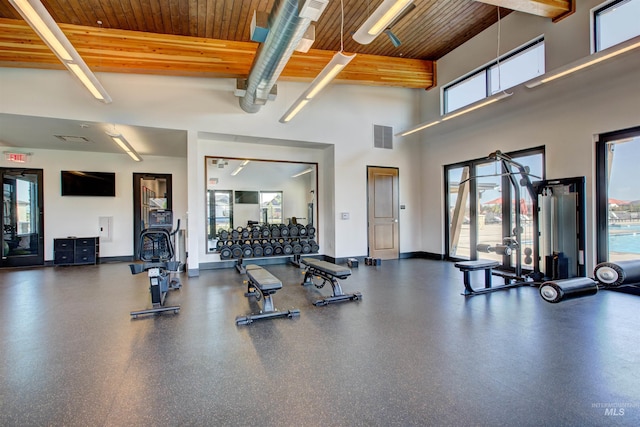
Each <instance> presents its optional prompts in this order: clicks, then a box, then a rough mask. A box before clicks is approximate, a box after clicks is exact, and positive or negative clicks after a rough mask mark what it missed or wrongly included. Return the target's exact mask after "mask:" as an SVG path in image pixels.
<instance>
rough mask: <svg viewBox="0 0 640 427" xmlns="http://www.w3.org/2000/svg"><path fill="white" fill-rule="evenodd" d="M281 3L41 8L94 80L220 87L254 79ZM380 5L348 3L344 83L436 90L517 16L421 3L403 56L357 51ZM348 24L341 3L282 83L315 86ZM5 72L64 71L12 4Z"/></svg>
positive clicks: (475, 4)
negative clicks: (194, 78)
mask: <svg viewBox="0 0 640 427" xmlns="http://www.w3.org/2000/svg"><path fill="white" fill-rule="evenodd" d="M507 1H518V2H521V0H507ZM531 1H539V0H531ZM274 2H275V1H274V0H242V1H237V0H42V3H43V4H44V5H45V7H46V8H47V9H48V10H49V12H50V13H51V15H52V16H53V18H54V19H55V21H56V22H58V23H59V24H61V25H60V26H61V28H62V29H63V31H64V32H65V33H66V34H67V36H68V37H69V39H70V40H71V42H72V44H74V46H76V48H77V49H78V51H79V52H80V54H81V55H82V56H83V58H84V59H85V61H86V62H87V64H88V65H89V66H90V67H92V68H93V69H94V70H97V71H112V72H133V73H154V74H170V75H199V76H215V77H225V76H226V77H246V75H247V74H248V71H249V69H250V66H251V62H252V60H253V55H254V53H255V50H256V47H257V44H256V43H255V42H251V41H250V35H249V31H250V30H249V29H250V24H251V18H252V15H253V11H254V10H258V11H265V12H268V11H270V10H271V8H272V7H273V4H274ZM381 2H382V0H371V1H366V0H364V1H363V0H343V4H344V33H343V34H344V37H343V43H344V51H345V52H348V53H358V56H357V57H356V59H355V60H354V61H353V62H352V63H351V64H350V65H349V66H348V67H347V69H345V71H343V73H342V74H341V76H340V79H341V80H343V81H350V82H353V83H361V84H371V85H391V86H404V87H422V88H428V87H430V86H432V85H433V84H434V83H435V75H434V74H435V73H434V64H433V61H436V60H437V59H439V58H440V57H442V56H443V55H445V54H447V53H448V52H450V51H451V50H453V49H455V48H456V47H458V46H459V45H461V44H463V43H464V42H466V41H467V40H469V39H470V38H472V37H473V36H475V35H476V34H478V33H480V32H481V31H483V30H484V29H486V28H487V27H489V26H491V25H492V24H494V23H495V22H496V21H497V19H498V13H500V16H502V17H504V16H506V15H507V14H508V13H510V12H511V10H510V9H504V8H500V9H499V8H498V7H496V6H493V5H489V4H485V3H483V2H480V1H474V0H416V1H415V6H416V7H415V9H414V10H413V11H411V12H410V13H409V14H408V15H407V16H405V17H404V18H403V19H402V20H401V21H399V22H398V23H397V24H396V25H394V27H393V28H392V31H393V33H394V34H395V35H396V36H397V37H398V38H399V39H400V40H401V41H402V44H401V45H400V46H399V47H394V45H393V44H392V43H391V41H390V39H389V38H388V37H387V36H386V35H384V34H383V35H381V36H379V37H378V38H377V39H376V40H374V41H373V42H372V43H371V44H369V45H366V46H363V45H360V44H358V43H356V42H355V41H354V40H353V39H352V38H351V34H352V33H353V32H355V31H356V29H357V28H358V27H359V26H360V25H361V24H362V23H363V22H364V21H365V19H366V18H367V16H369V14H370V13H371V12H372V11H373V10H375V8H376V7H377V6H378V5H379V4H380V3H381ZM341 16H342V14H341V2H340V1H337V0H331V1H330V2H329V5H328V6H327V9H326V10H325V12H324V13H323V14H322V16H321V18H320V20H319V21H318V22H317V23H316V24H315V25H316V40H315V43H314V44H313V48H312V50H311V51H310V52H309V53H307V54H299V53H297V54H296V55H294V57H293V58H292V59H291V61H290V62H289V65H288V66H287V68H286V69H285V72H283V74H282V76H281V77H282V78H283V79H290V80H301V81H309V80H311V79H312V78H313V77H315V75H316V74H317V73H318V72H319V71H320V69H322V67H323V66H324V64H326V62H328V60H329V58H330V57H331V56H332V55H333V53H335V52H336V51H338V50H340V46H341V36H340V33H341V30H340V29H341ZM2 18H5V19H2ZM0 66H5V67H37V68H61V65H59V64H58V62H57V60H56V58H55V57H54V56H53V55H52V54H51V53H50V52H48V49H46V47H44V44H42V43H41V42H40V40H39V39H38V38H37V36H35V33H33V32H32V31H31V30H30V29H29V27H28V26H26V24H24V21H22V18H21V17H20V15H19V14H18V12H17V11H16V10H15V9H14V8H13V7H12V6H11V5H10V4H9V2H8V0H0Z"/></svg>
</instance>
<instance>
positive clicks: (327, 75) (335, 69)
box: [280, 52, 356, 123]
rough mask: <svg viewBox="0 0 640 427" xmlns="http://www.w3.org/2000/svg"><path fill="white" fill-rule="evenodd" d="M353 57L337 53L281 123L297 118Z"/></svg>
mask: <svg viewBox="0 0 640 427" xmlns="http://www.w3.org/2000/svg"><path fill="white" fill-rule="evenodd" d="M355 56H356V55H355V54H353V55H345V54H344V53H342V52H337V53H336V54H335V55H333V58H331V61H329V63H328V64H327V65H326V66H325V67H324V68H323V69H322V71H320V74H318V76H317V77H316V78H315V79H313V81H312V82H311V84H310V85H309V87H308V88H307V89H306V90H305V91H304V92H302V95H300V96H299V97H298V99H297V100H296V102H294V103H293V104H292V105H291V107H289V109H288V110H287V112H286V113H284V115H283V116H282V117H281V118H280V123H287V122H289V121H291V119H293V118H294V117H295V115H296V114H298V113H299V112H300V110H302V109H303V108H304V107H305V106H306V105H307V104H308V103H309V101H311V100H312V99H313V98H314V97H315V96H316V95H317V94H318V93H319V92H320V91H321V90H322V89H324V88H325V86H327V85H328V84H329V83H331V81H332V80H333V79H334V78H335V77H336V76H337V75H338V74H340V71H342V70H343V69H344V67H346V66H347V64H348V63H349V62H351V60H352V59H353V58H355Z"/></svg>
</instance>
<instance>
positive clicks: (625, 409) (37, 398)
mask: <svg viewBox="0 0 640 427" xmlns="http://www.w3.org/2000/svg"><path fill="white" fill-rule="evenodd" d="M266 268H267V269H268V270H269V271H270V272H272V273H273V274H274V275H276V276H277V277H278V278H280V280H281V281H282V283H283V288H282V289H281V290H279V291H278V292H277V293H276V294H275V295H274V302H275V306H276V307H277V308H278V309H281V310H287V309H292V308H296V309H299V310H300V316H299V317H298V318H294V319H288V318H279V319H268V320H260V321H256V322H254V323H253V324H250V325H246V326H236V324H235V318H236V316H238V315H244V314H248V313H250V312H252V311H256V310H258V308H259V306H258V305H257V304H256V303H255V302H253V301H250V300H248V299H247V298H246V297H245V296H244V292H245V291H246V284H244V283H243V280H245V277H244V276H243V275H241V274H239V273H238V272H237V271H236V270H235V269H225V270H208V271H201V274H200V276H199V277H192V278H187V277H183V278H182V282H183V287H182V288H181V289H180V290H176V291H171V292H170V293H169V295H168V298H167V304H178V305H180V306H181V310H180V312H179V313H178V314H173V313H164V314H160V315H151V316H144V317H139V318H138V319H132V318H131V316H130V315H129V313H130V312H131V311H133V310H137V309H141V308H145V307H148V306H149V305H150V298H149V293H148V278H147V277H146V275H145V274H139V275H135V276H133V275H131V273H130V271H129V268H128V266H127V264H119V263H114V264H101V265H98V266H75V267H45V268H34V269H9V270H2V271H0V320H1V322H0V339H1V340H0V343H1V344H0V345H1V347H0V425H2V426H63V425H64V426H124V425H131V426H142V425H146V426H149V425H151V426H164V425H170V426H254V425H261V426H440V425H442V426H501V425H502V426H543V425H544V426H561V425H567V426H602V425H628V426H638V425H640V339H639V338H640V316H639V315H638V312H639V311H640V297H638V296H634V295H628V294H622V293H618V292H612V291H601V292H599V293H598V294H597V295H595V296H590V297H585V298H581V299H574V300H570V301H565V302H562V303H560V304H549V303H547V302H545V301H543V300H542V299H541V298H540V297H539V295H538V289H537V288H535V287H521V288H516V289H511V290H504V291H500V292H495V293H492V294H488V295H478V296H473V297H464V296H462V295H461V292H462V291H463V285H462V274H461V273H460V272H459V271H458V270H457V269H456V268H455V267H454V266H453V264H452V263H449V262H442V261H433V260H423V259H405V260H397V261H395V260H394V261H383V263H382V265H381V266H378V267H373V266H365V265H363V264H362V263H361V264H360V266H359V267H358V268H354V269H353V274H352V275H351V277H349V278H348V279H346V280H343V281H342V282H341V283H342V287H343V289H344V291H345V292H353V291H360V292H361V293H362V295H363V299H362V300H361V301H355V302H344V303H339V304H332V305H328V306H324V307H316V306H314V305H313V304H312V302H313V301H315V300H316V299H318V297H319V296H320V295H328V294H330V293H331V287H330V286H329V285H327V286H325V287H324V288H322V289H317V288H315V287H313V286H301V285H300V283H301V282H302V279H303V274H302V270H300V269H299V268H297V267H295V266H293V265H291V264H279V265H269V266H266ZM475 279H477V280H478V281H480V282H481V280H482V279H481V277H480V276H478V277H477V278H475V277H474V280H475ZM496 280H497V279H496Z"/></svg>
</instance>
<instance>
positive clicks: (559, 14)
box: [475, 0, 576, 22]
mask: <svg viewBox="0 0 640 427" xmlns="http://www.w3.org/2000/svg"><path fill="white" fill-rule="evenodd" d="M475 1H478V2H480V3H487V4H492V5H494V6H500V7H504V8H505V9H511V10H517V11H519V12H525V13H530V14H533V15H537V16H542V17H544V18H550V19H551V20H552V21H553V22H558V21H559V20H561V19H563V18H566V17H567V16H569V15H571V14H572V13H574V12H575V10H576V5H575V0H475Z"/></svg>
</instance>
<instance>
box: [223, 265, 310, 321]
mask: <svg viewBox="0 0 640 427" xmlns="http://www.w3.org/2000/svg"><path fill="white" fill-rule="evenodd" d="M245 271H246V274H247V278H248V280H247V282H246V283H247V292H246V293H245V294H244V296H245V297H247V298H250V297H254V298H255V300H256V301H260V300H262V309H261V310H260V311H259V312H257V313H251V314H248V315H245V316H237V317H236V325H248V324H250V323H253V322H254V321H255V320H260V319H272V318H275V317H289V318H293V317H297V316H299V315H300V310H297V309H293V310H287V311H280V310H278V309H277V308H275V306H274V303H273V294H275V293H276V291H277V290H278V289H282V282H281V281H280V280H279V279H278V278H277V277H275V276H274V275H273V274H271V273H270V272H269V271H267V270H265V269H264V268H262V267H260V266H258V265H255V264H249V265H247V266H246V270H245ZM254 271H260V274H261V275H263V276H265V277H266V278H268V279H270V280H271V281H272V283H260V281H259V278H258V277H257V276H258V275H257V274H256V275H255V276H254V275H253V274H252V272H254Z"/></svg>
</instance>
